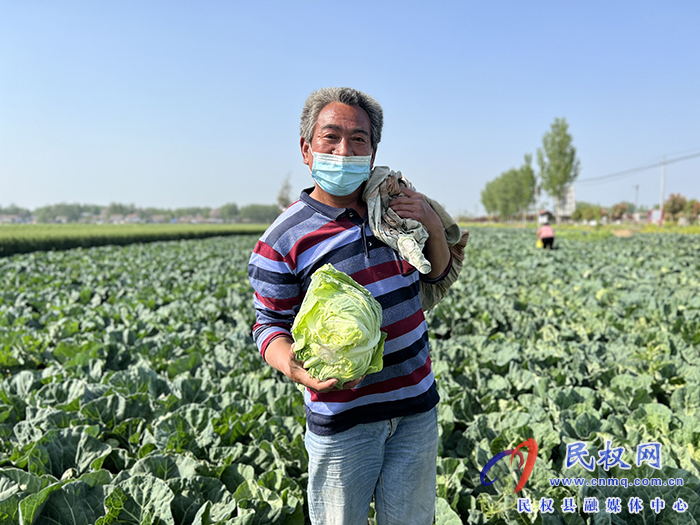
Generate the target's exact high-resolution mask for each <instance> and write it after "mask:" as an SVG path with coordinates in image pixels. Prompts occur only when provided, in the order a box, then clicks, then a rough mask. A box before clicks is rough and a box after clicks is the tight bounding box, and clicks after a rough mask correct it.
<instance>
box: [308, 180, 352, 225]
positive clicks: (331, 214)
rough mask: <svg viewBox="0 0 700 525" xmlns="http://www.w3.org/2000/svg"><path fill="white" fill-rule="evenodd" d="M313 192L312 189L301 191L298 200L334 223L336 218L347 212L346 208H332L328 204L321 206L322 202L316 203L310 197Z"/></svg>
mask: <svg viewBox="0 0 700 525" xmlns="http://www.w3.org/2000/svg"><path fill="white" fill-rule="evenodd" d="M313 190H314V189H313V187H311V188H306V189H304V190H302V192H301V195H300V196H299V199H300V200H301V201H302V202H303V203H304V204H306V205H307V206H309V207H311V208H313V209H314V210H315V211H317V212H318V213H321V214H322V215H325V216H326V217H328V218H329V219H333V220H334V221H337V220H338V218H339V217H340V216H341V215H343V214H344V213H345V212H346V211H347V208H334V207H333V206H329V205H328V204H323V203H322V202H319V201H317V200H316V199H314V198H313V197H312V196H311V195H310V193H311V192H312V191H313Z"/></svg>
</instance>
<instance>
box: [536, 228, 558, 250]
mask: <svg viewBox="0 0 700 525" xmlns="http://www.w3.org/2000/svg"><path fill="white" fill-rule="evenodd" d="M537 238H538V239H539V240H540V241H542V247H543V248H544V249H549V250H553V249H554V229H553V228H552V227H551V226H550V225H549V222H545V223H544V224H543V225H542V226H540V228H539V229H538V230H537Z"/></svg>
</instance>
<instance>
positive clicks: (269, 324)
mask: <svg viewBox="0 0 700 525" xmlns="http://www.w3.org/2000/svg"><path fill="white" fill-rule="evenodd" d="M248 277H249V278H250V283H251V285H252V286H253V289H254V290H255V295H254V305H255V311H256V319H257V322H256V323H255V325H254V326H253V339H254V340H255V344H256V345H257V346H258V349H259V350H260V355H262V356H263V358H265V350H267V347H268V346H269V344H270V343H271V342H272V341H273V340H275V339H277V338H278V337H281V336H288V337H291V328H292V323H293V322H294V315H295V314H296V310H297V309H298V306H299V305H300V304H301V283H300V282H299V280H298V278H297V276H296V275H295V274H294V273H293V272H292V270H291V268H290V266H289V263H288V261H286V260H285V258H284V256H282V255H281V254H280V253H279V252H277V251H276V250H275V249H273V248H272V247H271V246H269V245H268V244H267V243H266V242H265V241H264V240H260V241H258V243H257V244H256V246H255V249H254V250H253V254H252V255H251V258H250V263H249V264H248Z"/></svg>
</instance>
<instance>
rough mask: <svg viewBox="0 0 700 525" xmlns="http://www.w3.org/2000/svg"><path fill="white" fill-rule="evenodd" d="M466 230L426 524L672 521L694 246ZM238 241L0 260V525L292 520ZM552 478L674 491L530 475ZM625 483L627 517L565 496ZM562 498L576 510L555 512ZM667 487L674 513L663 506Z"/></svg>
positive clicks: (299, 427) (298, 489)
mask: <svg viewBox="0 0 700 525" xmlns="http://www.w3.org/2000/svg"><path fill="white" fill-rule="evenodd" d="M576 231H579V230H576ZM558 232H559V230H558ZM471 233H472V235H471V239H470V243H469V244H468V245H467V249H466V259H465V265H464V268H463V270H462V274H461V276H460V279H459V280H458V281H457V282H456V283H455V285H454V286H453V288H452V289H451V290H450V292H449V293H448V294H447V296H446V298H445V299H444V300H443V302H442V303H440V304H439V305H438V306H437V307H436V308H434V309H433V310H431V312H430V313H429V314H428V316H427V323H428V325H429V328H430V333H431V349H432V352H431V360H432V363H433V371H434V373H435V375H436V380H437V385H438V388H439V391H440V396H441V401H440V404H439V407H438V409H439V412H438V418H439V419H438V421H439V425H440V444H439V458H438V465H437V473H438V477H437V494H436V497H437V498H438V499H437V516H436V523H438V524H445V525H448V524H449V525H452V524H457V523H460V522H461V523H472V524H477V523H489V524H495V525H504V524H525V523H535V524H538V525H539V524H543V525H544V524H550V523H551V524H553V523H558V524H563V523H574V524H584V523H603V522H610V523H627V524H631V525H639V524H642V523H651V522H655V523H672V522H673V521H672V518H674V517H676V518H677V520H676V521H677V522H678V523H681V522H682V523H692V522H693V521H692V520H691V518H692V519H696V517H697V516H699V515H700V481H699V480H698V477H699V476H700V424H699V423H698V421H699V419H698V414H700V357H698V349H700V335H699V334H700V299H699V298H700V279H699V277H698V276H700V260H699V259H698V257H697V253H698V252H700V237H699V236H697V235H684V236H681V235H675V234H655V233H650V234H645V235H636V236H633V237H630V238H617V237H612V236H609V237H606V238H601V237H598V238H597V240H596V241H595V242H582V241H580V240H577V239H574V238H566V236H562V237H560V236H559V233H558V235H557V239H558V240H557V245H558V249H556V250H553V251H547V252H544V251H543V250H536V249H535V248H534V242H533V239H534V230H532V229H522V230H514V229H505V228H499V229H496V228H479V229H474V230H472V232H471ZM583 235H584V234H583V233H581V236H582V237H583ZM256 240H257V236H256V235H250V236H232V237H219V238H212V239H206V240H192V241H177V242H167V243H165V242H162V243H152V244H147V245H144V244H134V245H130V246H126V247H116V246H105V247H99V248H92V249H80V250H72V251H64V252H37V253H32V254H27V255H16V256H12V257H5V258H2V259H0V522H2V523H7V524H9V525H15V524H20V523H22V524H24V523H76V524H79V525H83V524H84V525H88V524H93V523H104V524H107V523H139V524H141V523H154V524H155V523H173V524H178V525H179V524H184V523H193V524H194V525H202V524H229V523H230V524H232V523H251V524H280V525H282V524H299V525H301V524H303V523H308V516H306V514H305V512H306V511H305V504H304V501H305V499H306V492H305V490H306V489H305V487H306V471H307V456H306V452H305V448H304V441H303V437H304V424H305V413H304V407H303V400H302V397H301V395H300V394H299V392H298V391H297V390H296V388H295V387H294V386H293V385H292V384H291V383H290V382H289V381H287V380H286V379H285V378H284V377H283V376H281V375H280V374H278V373H277V372H275V371H274V370H273V369H271V368H270V367H268V366H266V365H265V364H264V363H263V362H262V360H261V358H260V356H259V354H258V351H257V349H256V347H255V345H254V344H253V341H252V339H251V336H250V329H251V326H252V324H253V323H254V309H253V301H252V289H251V288H250V285H249V283H248V278H247V271H246V265H247V261H248V258H249V256H250V253H251V250H252V249H253V246H254V245H255V241H256ZM529 437H533V438H535V439H536V441H537V442H538V444H539V450H540V452H539V454H538V459H537V462H536V464H535V467H534V470H533V472H532V476H531V478H530V480H529V481H528V483H527V485H526V486H525V489H524V491H523V492H522V493H519V494H518V495H517V496H516V495H515V494H513V488H514V487H515V484H516V483H517V479H518V476H517V474H516V473H515V472H514V470H511V469H510V466H509V465H508V464H507V461H502V462H499V463H498V464H497V465H496V466H495V467H494V469H493V470H492V471H491V472H490V473H489V476H492V475H493V476H498V478H499V479H498V481H497V482H496V483H494V484H493V485H491V486H489V487H484V486H483V485H481V483H480V480H479V474H480V471H481V469H482V468H483V467H484V465H485V463H486V462H487V461H488V460H489V459H490V458H491V457H493V456H494V455H495V454H496V453H498V452H501V451H503V450H506V449H508V448H512V447H514V446H515V445H517V444H518V443H520V442H521V441H523V440H524V439H527V438H529ZM577 440H582V441H584V442H586V443H587V444H588V446H589V451H590V452H591V454H596V453H597V452H598V451H599V450H602V448H603V447H604V446H605V442H606V440H611V441H612V443H613V446H617V447H624V449H625V451H626V452H625V456H624V457H623V459H624V460H626V461H627V462H628V463H632V469H631V470H630V471H627V472H623V471H620V470H619V469H617V467H614V468H613V469H612V470H611V471H610V472H609V473H606V472H605V471H603V470H602V467H600V466H598V467H597V470H596V471H595V472H594V473H591V474H590V475H588V474H587V473H586V472H584V471H583V470H582V468H581V467H580V466H576V467H573V468H572V469H569V470H565V469H564V467H563V461H564V453H565V449H566V444H568V443H571V442H572V441H577ZM647 441H657V442H659V443H661V445H662V460H663V468H662V469H661V470H653V469H651V468H649V467H636V465H634V456H633V454H634V451H635V450H636V446H637V445H638V444H640V443H643V442H647ZM567 476H580V477H592V476H595V477H608V476H615V477H622V476H624V477H630V478H633V477H639V478H643V477H658V478H661V479H663V480H666V479H668V478H670V477H673V478H681V479H683V480H684V486H682V487H658V488H656V487H655V488H653V490H652V488H651V487H650V488H639V490H637V488H635V489H622V488H620V487H585V486H583V487H574V486H558V487H556V488H555V487H552V486H551V484H550V483H549V478H555V477H556V478H560V477H567ZM657 489H658V490H657ZM632 495H635V496H639V497H641V498H642V499H643V502H644V508H645V510H644V513H643V514H640V515H630V514H628V513H627V512H626V510H623V513H622V514H620V515H619V516H618V518H619V519H617V520H615V519H612V516H611V515H608V514H606V513H604V512H601V513H600V514H599V515H598V517H597V518H595V520H594V519H593V517H592V516H591V515H588V516H586V515H584V514H583V512H582V510H581V509H582V501H583V500H582V498H584V497H592V496H595V497H598V498H599V499H601V501H604V498H605V497H608V496H619V497H621V498H622V501H623V509H625V508H626V507H625V506H624V504H625V503H626V501H627V498H628V497H629V496H632ZM657 495H658V496H660V497H663V498H665V500H666V509H665V510H664V511H663V512H662V513H661V514H659V515H658V516H657V515H655V514H653V513H652V512H651V511H650V508H649V501H650V499H651V498H653V497H656V496H657ZM517 497H530V498H531V499H532V501H533V503H535V504H536V502H537V501H539V499H540V498H541V497H549V498H553V499H554V508H555V514H553V515H547V516H542V515H540V514H537V515H534V514H533V515H526V514H519V513H518V512H517V510H516V508H515V504H516V498H517ZM564 497H574V498H575V500H576V502H577V505H578V508H577V513H576V514H562V513H561V511H560V509H561V503H562V501H563V498H564ZM678 497H681V498H683V499H684V500H685V501H686V502H688V503H689V505H691V507H690V508H689V509H688V511H687V512H686V514H685V515H678V516H675V513H674V511H672V510H671V509H670V506H671V504H672V502H673V501H674V500H675V499H676V498H678ZM603 518H605V519H607V518H610V519H609V520H607V521H605V520H604V519H603ZM611 520H612V521H611Z"/></svg>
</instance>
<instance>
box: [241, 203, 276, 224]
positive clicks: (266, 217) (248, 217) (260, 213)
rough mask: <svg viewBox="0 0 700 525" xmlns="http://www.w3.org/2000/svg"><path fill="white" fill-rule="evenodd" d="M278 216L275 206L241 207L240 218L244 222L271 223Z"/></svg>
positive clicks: (253, 205)
mask: <svg viewBox="0 0 700 525" xmlns="http://www.w3.org/2000/svg"><path fill="white" fill-rule="evenodd" d="M279 214H280V209H279V206H277V205H275V204H247V205H245V206H242V207H241V211H240V217H241V219H242V220H243V221H245V222H257V223H263V224H270V223H272V222H273V221H274V220H275V219H276V218H277V216H278V215H279Z"/></svg>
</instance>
